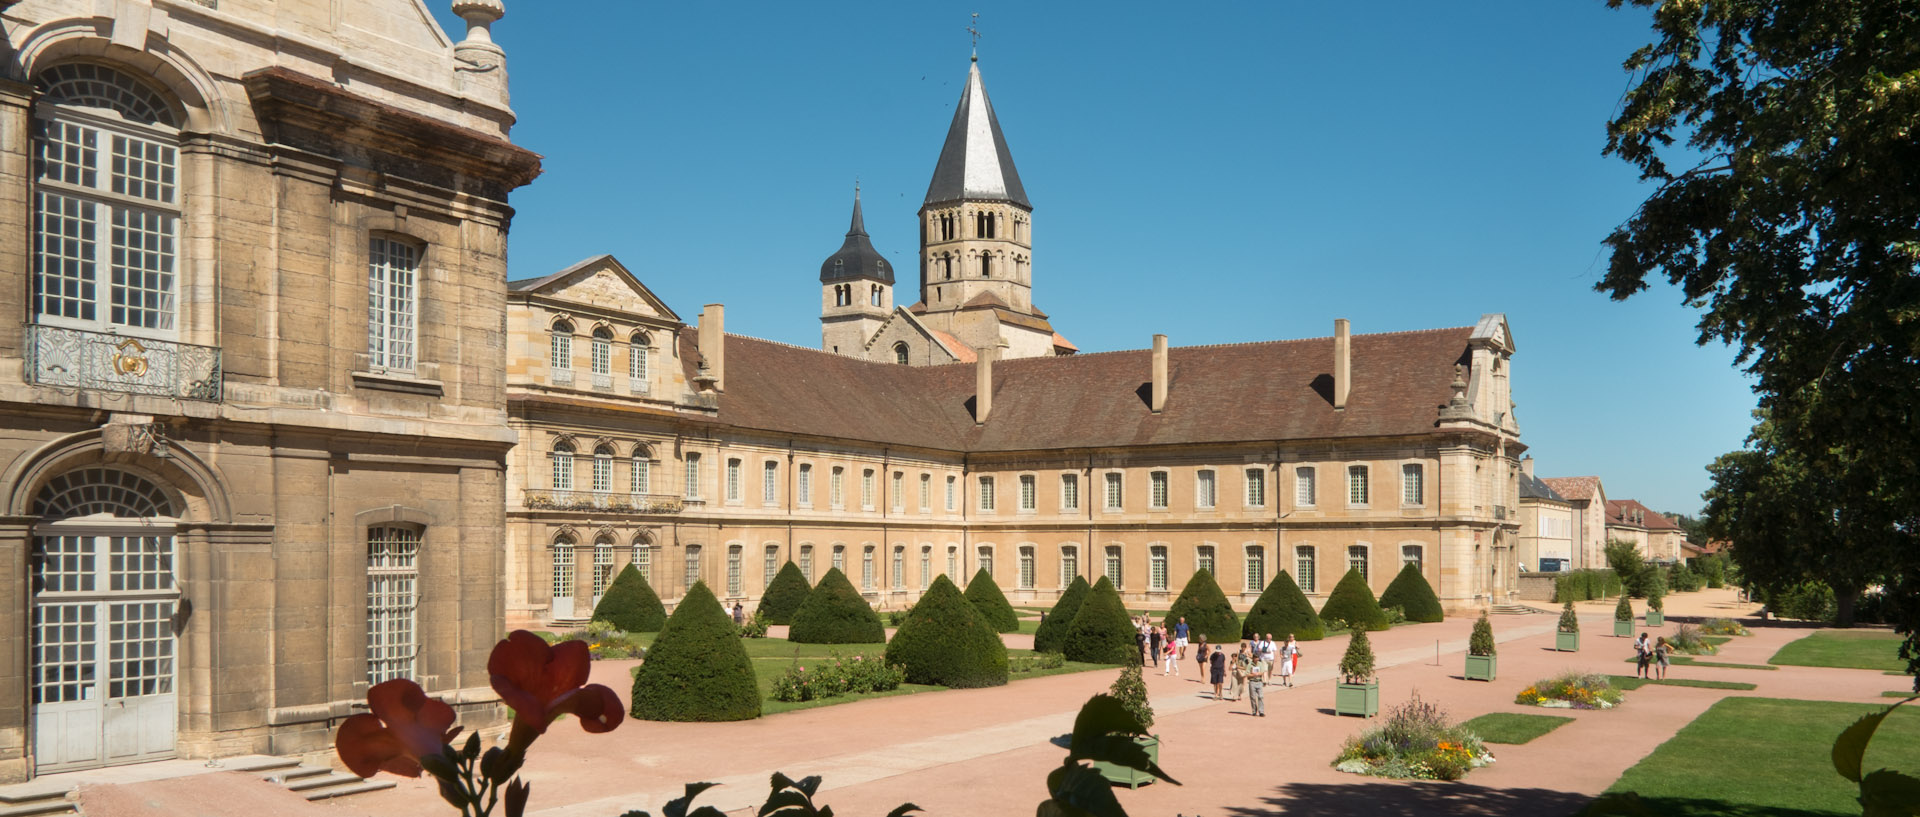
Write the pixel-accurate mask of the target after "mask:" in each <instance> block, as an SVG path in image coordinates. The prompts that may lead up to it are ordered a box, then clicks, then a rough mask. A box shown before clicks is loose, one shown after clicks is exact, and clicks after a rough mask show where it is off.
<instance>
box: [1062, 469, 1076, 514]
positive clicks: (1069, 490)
mask: <svg viewBox="0 0 1920 817" xmlns="http://www.w3.org/2000/svg"><path fill="white" fill-rule="evenodd" d="M1060 510H1062V511H1077V510H1080V475H1079V474H1061V475H1060Z"/></svg>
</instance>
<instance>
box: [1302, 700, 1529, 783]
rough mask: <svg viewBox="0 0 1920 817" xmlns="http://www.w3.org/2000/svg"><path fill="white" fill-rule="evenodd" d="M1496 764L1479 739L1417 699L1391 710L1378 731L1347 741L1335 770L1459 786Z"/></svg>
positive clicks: (1368, 732) (1437, 708) (1374, 729)
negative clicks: (1476, 771)
mask: <svg viewBox="0 0 1920 817" xmlns="http://www.w3.org/2000/svg"><path fill="white" fill-rule="evenodd" d="M1492 762H1493V753H1491V752H1488V751H1487V747H1486V746H1485V745H1484V744H1482V743H1481V742H1480V738H1479V737H1478V736H1476V735H1474V734H1473V732H1471V731H1469V730H1467V729H1465V728H1464V727H1461V726H1459V725H1457V724H1453V723H1450V722H1449V721H1448V720H1447V713H1446V712H1444V711H1442V710H1441V709H1440V707H1438V706H1435V705H1433V704H1430V703H1427V702H1426V701H1422V700H1420V698H1419V697H1417V696H1416V697H1415V698H1414V699H1413V700H1411V701H1408V702H1406V703H1404V704H1401V705H1399V706H1396V707H1394V708H1392V709H1390V710H1388V711H1387V717H1386V720H1385V721H1384V722H1383V723H1381V724H1380V725H1379V726H1376V727H1373V728H1371V729H1368V730H1367V731H1365V732H1362V733H1360V734H1359V735H1357V736H1354V737H1350V738H1347V743H1346V745H1345V746H1344V747H1342V748H1341V750H1340V754H1339V756H1338V757H1335V758H1334V759H1333V768H1334V769H1336V770H1338V771H1342V772H1349V773H1352V774H1365V775H1372V776H1374V777H1391V778H1396V779H1414V780H1459V779H1460V778H1462V777H1465V776H1466V774H1467V772H1469V771H1472V770H1474V769H1477V768H1480V767H1481V766H1485V765H1487V764H1489V763H1492Z"/></svg>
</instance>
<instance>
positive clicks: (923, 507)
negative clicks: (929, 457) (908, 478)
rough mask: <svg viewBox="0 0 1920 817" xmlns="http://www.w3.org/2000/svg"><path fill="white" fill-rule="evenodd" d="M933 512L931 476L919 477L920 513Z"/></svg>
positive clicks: (923, 475) (922, 475)
mask: <svg viewBox="0 0 1920 817" xmlns="http://www.w3.org/2000/svg"><path fill="white" fill-rule="evenodd" d="M931 510H933V475H932V474H921V475H920V512H921V513H926V512H928V511H931Z"/></svg>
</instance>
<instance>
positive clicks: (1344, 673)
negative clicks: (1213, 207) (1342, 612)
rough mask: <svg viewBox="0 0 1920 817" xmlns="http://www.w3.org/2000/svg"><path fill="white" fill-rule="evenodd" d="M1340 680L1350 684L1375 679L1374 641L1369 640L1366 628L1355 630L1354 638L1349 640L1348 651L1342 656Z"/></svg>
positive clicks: (1363, 682)
mask: <svg viewBox="0 0 1920 817" xmlns="http://www.w3.org/2000/svg"><path fill="white" fill-rule="evenodd" d="M1340 680H1341V681H1343V682H1345V683H1349V684H1365V683H1370V682H1372V681H1373V643H1372V642H1370V641H1368V640H1367V631H1366V630H1355V631H1354V633H1353V640H1351V641H1348V642H1347V652H1346V654H1345V655H1342V656H1340Z"/></svg>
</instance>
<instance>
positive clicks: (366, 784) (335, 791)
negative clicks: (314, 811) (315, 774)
mask: <svg viewBox="0 0 1920 817" xmlns="http://www.w3.org/2000/svg"><path fill="white" fill-rule="evenodd" d="M353 779H354V780H359V781H360V782H358V783H348V784H345V785H341V786H336V787H333V788H326V789H315V790H312V791H308V792H306V793H305V794H306V797H307V799H308V800H328V799H332V798H335V797H346V796H348V795H353V794H365V793H367V792H370V791H380V790H381V789H391V788H393V787H394V786H395V785H397V784H396V783H395V782H394V781H392V780H361V779H360V778H358V777H356V778H353Z"/></svg>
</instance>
